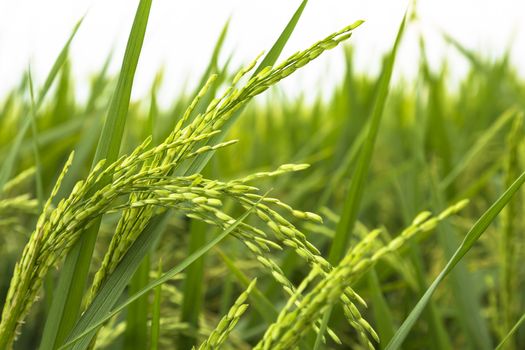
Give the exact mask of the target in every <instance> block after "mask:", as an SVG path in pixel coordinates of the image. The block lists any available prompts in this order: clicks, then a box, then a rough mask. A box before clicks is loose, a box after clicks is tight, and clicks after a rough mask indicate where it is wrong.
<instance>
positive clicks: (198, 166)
mask: <svg viewBox="0 0 525 350" xmlns="http://www.w3.org/2000/svg"><path fill="white" fill-rule="evenodd" d="M307 3H308V0H303V1H302V2H301V4H300V5H299V7H298V8H297V10H296V11H295V13H294V15H293V16H292V18H291V19H290V21H289V22H288V24H287V25H286V27H285V28H284V30H283V32H282V33H281V35H280V36H279V38H277V41H276V42H275V43H274V44H273V46H272V48H271V49H270V51H268V53H267V54H266V56H265V57H264V58H263V60H262V61H261V63H260V64H259V65H258V66H257V68H256V69H255V72H254V74H253V75H256V74H257V73H259V72H260V71H261V70H262V69H264V68H265V67H267V66H272V65H273V64H275V62H277V59H278V58H279V56H280V55H281V52H282V50H283V49H284V46H285V45H286V43H287V42H288V39H289V38H290V36H291V35H292V33H293V31H294V29H295V26H296V25H297V23H298V22H299V19H300V18H301V15H302V13H303V10H304V8H305V6H306V4H307ZM243 110H244V108H240V109H239V110H237V111H236V112H235V113H234V114H233V115H232V116H231V118H230V119H229V120H228V121H227V122H226V123H225V124H224V125H223V127H222V132H221V133H220V134H218V135H215V136H213V137H211V138H210V140H209V141H208V144H211V145H213V144H217V143H219V142H221V141H222V140H223V139H224V137H226V135H227V133H228V130H230V129H231V127H232V126H233V124H234V123H235V121H236V120H237V119H238V118H239V116H240V115H241V113H242V111H243ZM214 153H215V152H205V153H203V154H200V155H199V156H197V157H196V158H195V159H194V160H193V161H192V163H191V165H190V167H189V169H188V171H187V174H196V173H199V172H200V171H201V170H202V169H203V168H204V167H205V166H206V164H207V163H208V161H209V160H210V159H211V157H212V156H213V154H214Z"/></svg>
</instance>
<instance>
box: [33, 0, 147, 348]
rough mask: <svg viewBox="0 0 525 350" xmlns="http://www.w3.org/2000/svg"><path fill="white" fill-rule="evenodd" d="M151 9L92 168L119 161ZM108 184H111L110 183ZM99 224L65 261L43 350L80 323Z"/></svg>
mask: <svg viewBox="0 0 525 350" xmlns="http://www.w3.org/2000/svg"><path fill="white" fill-rule="evenodd" d="M150 8H151V0H141V1H140V3H139V5H138V8H137V12H136V14H135V20H134V22H133V26H132V29H131V33H130V36H129V39H128V44H127V47H126V52H125V54H124V59H123V62H122V68H121V71H120V75H119V79H118V82H117V87H116V89H115V92H114V95H113V97H112V99H111V103H110V106H109V109H108V114H107V118H106V120H105V123H104V128H103V130H102V134H101V135H100V138H99V143H98V146H97V150H96V153H95V158H94V160H93V165H95V164H96V163H98V162H99V161H100V160H102V159H107V164H111V163H113V162H114V161H115V160H116V159H117V157H118V154H119V150H120V145H121V140H122V135H123V133H124V126H125V124H126V115H127V112H128V107H129V100H130V96H131V88H132V86H133V79H134V76H135V71H136V68H137V64H138V60H139V56H140V51H141V49H142V43H143V42H144V36H145V33H146V27H147V23H148V18H149V12H150ZM106 181H107V182H109V181H110V179H107V180H106ZM94 190H95V191H96V190H97V189H96V188H95V189H94ZM100 220H101V219H100V218H99V219H97V220H96V221H95V222H94V223H93V225H92V226H91V227H90V228H88V229H87V230H86V231H85V232H83V234H82V236H81V238H80V240H79V242H77V243H76V244H75V245H74V247H73V248H72V249H71V251H70V253H69V254H68V256H67V257H66V261H65V263H64V273H62V274H61V275H60V279H59V283H58V290H57V292H56V294H55V298H54V300H53V304H52V308H51V313H50V314H49V315H48V319H47V321H46V327H45V329H44V336H43V339H42V343H41V349H52V348H55V347H56V346H57V345H58V344H60V343H61V342H62V341H63V340H64V339H65V337H66V336H67V334H68V333H69V331H70V330H71V329H72V328H73V326H74V324H75V322H76V320H77V317H78V315H79V313H80V308H81V303H82V296H83V294H84V290H85V285H86V281H87V275H88V272H89V266H90V263H91V257H92V255H93V249H94V247H95V242H96V238H97V235H98V229H99V226H100Z"/></svg>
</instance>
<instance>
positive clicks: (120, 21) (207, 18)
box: [0, 0, 525, 101]
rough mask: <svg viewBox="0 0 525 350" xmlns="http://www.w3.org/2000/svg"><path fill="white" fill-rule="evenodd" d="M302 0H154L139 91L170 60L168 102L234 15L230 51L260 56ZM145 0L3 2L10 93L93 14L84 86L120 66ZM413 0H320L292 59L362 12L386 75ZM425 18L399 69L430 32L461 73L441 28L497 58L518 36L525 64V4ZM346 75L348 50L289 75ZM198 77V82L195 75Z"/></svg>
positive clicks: (362, 62)
mask: <svg viewBox="0 0 525 350" xmlns="http://www.w3.org/2000/svg"><path fill="white" fill-rule="evenodd" d="M299 3H300V0H293V1H292V0H264V1H255V0H221V1H217V0H195V1H174V0H153V6H152V10H151V16H150V20H149V26H148V31H147V33H146V39H145V44H144V47H143V52H142V56H141V59H140V62H139V67H138V70H137V75H136V83H135V87H134V91H133V96H134V97H135V98H137V97H140V96H143V95H144V94H146V92H147V91H148V89H149V87H150V84H151V81H152V80H153V78H154V76H155V73H156V72H157V70H158V69H159V68H160V67H161V66H162V65H164V66H165V68H166V75H165V80H164V90H163V96H161V97H163V98H164V100H165V101H169V99H170V98H171V97H172V96H173V94H174V93H176V92H177V91H179V90H180V89H181V88H182V86H183V85H184V83H185V82H187V81H190V82H191V81H195V80H196V78H197V77H199V76H200V74H201V72H202V71H203V69H204V67H205V66H206V65H207V63H208V59H209V57H210V54H211V51H212V49H213V46H214V44H215V41H216V39H217V37H218V35H219V32H220V30H221V28H222V26H223V24H224V23H225V21H226V20H227V19H228V18H229V17H231V24H230V31H229V35H228V38H227V41H226V45H225V50H224V51H223V57H222V59H223V60H224V59H225V58H226V57H227V56H228V55H229V54H230V53H233V54H234V55H233V64H234V66H235V65H238V64H243V63H248V62H250V61H251V60H252V59H253V58H254V57H255V56H256V55H257V54H259V53H260V52H261V51H263V50H268V49H269V47H271V45H272V43H273V41H274V40H275V38H276V37H277V36H278V35H279V33H280V32H281V30H282V28H283V27H284V26H285V24H286V23H287V22H288V20H289V18H290V16H291V15H292V14H293V12H294V11H295V9H296V8H297V6H298V5H299ZM137 4H138V0H134V1H132V0H75V1H71V0H46V1H42V0H16V1H9V0H0V98H1V96H3V95H4V94H5V92H6V91H8V89H9V88H10V87H12V86H14V85H15V84H16V83H17V82H18V81H19V79H20V78H21V75H22V72H23V71H24V70H25V69H27V66H28V64H29V63H30V64H31V69H32V71H33V76H34V79H35V80H36V84H37V85H39V84H41V83H42V81H43V79H44V78H45V75H46V74H47V72H48V70H49V69H50V67H51V65H52V63H53V61H54V59H55V57H56V56H57V54H58V52H59V51H60V49H61V47H62V46H63V44H64V42H65V40H66V39H67V37H68V36H69V33H70V32H71V29H72V28H73V26H74V24H75V23H76V21H77V20H78V19H79V18H80V17H81V16H82V15H83V14H85V13H86V12H87V17H86V19H85V21H84V23H83V24H82V26H81V28H80V30H79V32H78V35H77V37H76V38H75V40H74V43H73V46H72V62H73V70H74V73H75V77H76V80H77V83H78V84H79V91H81V93H82V91H84V93H85V87H86V82H87V80H88V77H89V74H90V73H92V72H96V71H97V70H98V69H100V68H101V66H102V64H103V62H104V60H105V59H106V57H107V54H108V53H109V52H110V51H111V49H112V48H113V49H114V62H113V64H112V66H111V71H112V72H116V71H118V68H119V66H120V62H121V59H122V56H123V52H124V48H125V45H126V40H127V35H128V33H129V30H130V28H131V23H132V21H133V16H134V12H135V9H136V6H137ZM406 4H407V1H406V0H310V1H309V3H308V5H307V6H306V9H305V12H304V14H303V17H302V18H301V21H300V22H299V24H298V26H297V28H296V31H295V32H294V34H293V35H292V38H291V40H290V41H289V44H288V46H287V48H286V49H285V52H284V53H283V56H281V57H285V56H286V55H289V54H291V53H293V52H295V51H297V50H299V49H303V48H306V47H308V46H309V45H310V44H312V43H313V42H315V41H317V40H318V39H321V38H323V37H324V36H326V35H328V34H330V33H332V32H333V31H336V30H338V29H340V28H342V27H344V26H346V25H348V24H350V23H352V22H354V21H355V20H357V19H364V20H365V21H366V22H365V24H363V25H362V26H361V27H360V28H358V30H356V31H355V33H354V36H353V37H352V38H351V39H350V41H351V42H352V43H353V45H354V47H355V52H356V60H357V65H358V68H359V69H361V70H362V71H368V72H376V71H377V70H378V67H379V62H380V58H381V54H382V53H384V52H385V51H386V50H387V49H388V48H389V47H390V46H391V45H392V42H393V40H394V36H395V34H396V30H397V27H398V25H399V22H400V20H401V18H402V15H403V13H404V11H405V8H406ZM418 8H419V14H420V22H419V23H418V25H415V26H412V27H411V28H410V30H409V32H408V33H407V36H406V38H405V40H404V43H403V46H402V48H401V49H402V50H401V52H400V56H399V60H398V63H397V68H396V69H397V76H399V75H403V76H413V74H414V69H415V67H416V66H417V65H416V62H417V53H418V32H419V31H422V32H423V33H424V36H425V38H426V39H427V50H428V51H429V56H430V59H431V61H432V62H434V63H436V64H437V63H438V62H440V61H441V59H442V58H443V57H448V58H449V59H450V61H451V66H452V67H451V70H452V73H453V74H455V75H456V76H459V75H461V73H463V72H464V71H465V67H466V63H465V61H464V60H463V59H462V58H461V57H460V56H459V55H458V54H457V53H456V52H455V51H454V49H452V48H450V47H448V46H447V45H445V44H444V43H443V40H442V39H441V37H440V34H439V29H444V30H445V31H446V32H447V33H449V34H451V35H452V36H454V37H455V38H457V39H458V40H459V41H460V42H462V43H464V44H465V46H467V47H469V48H472V49H476V50H478V51H480V52H482V53H483V54H486V55H487V56H489V57H497V56H498V55H501V54H502V53H503V52H504V51H505V49H506V48H507V47H509V46H510V44H511V43H512V49H513V56H512V57H513V62H514V64H515V65H516V66H517V67H518V69H519V71H520V72H521V73H523V72H524V71H525V65H524V63H523V58H525V29H524V24H523V23H524V20H525V1H523V0H498V1H494V0H492V1H488V0H455V1H454V0H441V1H438V0H419V4H418ZM342 72H343V54H342V50H340V49H336V50H333V51H331V52H329V53H327V54H325V55H324V56H321V57H320V58H319V59H318V61H317V62H314V63H313V64H311V65H309V66H307V67H305V68H304V69H303V71H302V72H301V73H299V74H296V75H294V76H292V77H290V78H289V79H288V81H286V82H284V84H283V85H284V88H285V89H286V91H287V92H288V93H290V94H295V93H298V92H299V91H302V90H308V91H310V93H312V92H313V93H316V92H319V90H320V87H321V88H325V87H327V86H330V85H333V84H334V82H335V81H337V79H338V78H339V76H340V75H341V73H342ZM192 79H193V80H192Z"/></svg>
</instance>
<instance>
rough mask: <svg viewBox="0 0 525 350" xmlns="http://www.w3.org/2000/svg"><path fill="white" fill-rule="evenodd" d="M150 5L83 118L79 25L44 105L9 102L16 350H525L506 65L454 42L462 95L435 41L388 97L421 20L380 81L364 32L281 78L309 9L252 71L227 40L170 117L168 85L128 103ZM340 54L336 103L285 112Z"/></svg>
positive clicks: (8, 231)
mask: <svg viewBox="0 0 525 350" xmlns="http://www.w3.org/2000/svg"><path fill="white" fill-rule="evenodd" d="M151 6H155V4H152V1H151V0H141V1H140V2H139V5H138V7H137V11H136V15H135V20H134V23H133V26H132V28H131V31H130V35H129V38H128V45H127V48H126V51H125V53H124V56H123V58H122V66H121V70H120V73H119V75H118V76H116V77H113V76H109V75H108V73H107V64H106V65H105V66H104V67H102V68H101V70H100V72H98V73H97V74H96V75H95V76H94V79H93V82H92V86H91V90H90V95H89V97H88V98H87V100H86V101H85V102H83V103H78V102H77V101H76V99H75V93H74V90H71V89H70V87H71V86H73V82H74V78H73V77H72V74H71V64H74V62H70V61H69V60H68V51H69V46H70V44H71V42H72V41H73V40H75V35H76V32H77V30H78V28H79V26H81V25H82V20H81V21H79V22H78V24H77V25H76V26H75V28H73V30H72V32H71V34H70V36H69V38H68V39H67V41H66V43H65V45H64V47H63V49H62V51H61V52H60V53H58V55H57V59H56V61H55V63H54V65H53V67H52V68H51V70H50V72H49V74H48V76H47V78H46V80H45V82H44V83H43V84H42V86H41V87H38V86H37V84H36V83H35V82H34V81H33V79H32V77H31V72H30V71H28V73H27V74H26V75H25V76H24V77H22V80H21V82H20V84H19V86H18V87H16V88H15V89H14V90H13V91H12V93H10V94H9V95H8V96H6V97H4V98H3V100H2V102H1V104H0V125H1V127H0V135H1V137H0V157H1V159H2V160H3V162H2V165H1V168H0V240H1V241H2V244H1V245H0V255H1V256H2V260H3V261H4V263H3V264H2V273H1V275H0V300H1V304H2V316H1V321H0V349H13V348H14V349H44V350H47V349H94V348H99V349H103V348H107V349H173V348H175V349H194V348H195V349H251V348H253V349H287V348H294V349H295V348H298V349H349V348H352V349H376V348H377V349H399V348H401V347H403V348H405V349H408V348H410V349H420V348H425V349H426V348H430V349H432V348H434V349H455V348H465V349H490V348H494V347H497V348H500V349H520V348H523V347H524V346H525V329H524V326H523V323H524V319H525V318H524V316H523V314H524V312H525V311H524V310H525V294H524V293H523V288H524V283H525V270H524V268H523V266H522V265H523V264H521V261H522V260H523V258H524V257H525V249H524V247H525V246H524V244H523V242H524V237H523V224H524V221H523V219H522V218H521V217H522V215H521V214H520V213H521V212H522V211H523V203H522V202H523V189H522V187H521V185H522V184H523V182H524V181H525V173H523V162H522V155H523V152H524V149H523V142H522V140H523V137H522V136H523V121H522V120H523V98H522V97H523V93H524V91H525V89H524V86H525V85H524V84H523V82H522V81H521V80H520V79H519V78H518V76H517V75H516V73H515V71H514V70H513V68H512V66H511V65H510V63H509V61H508V59H507V58H506V57H504V58H503V59H501V60H499V61H495V62H491V61H488V60H486V59H485V58H484V57H482V56H480V55H478V54H477V53H475V52H471V51H469V50H468V49H466V48H464V47H463V46H462V45H461V43H459V42H457V41H455V40H454V38H453V37H452V36H448V35H445V36H444V39H445V40H447V41H448V42H450V44H451V45H452V46H453V47H455V48H456V49H458V52H460V53H461V54H462V55H464V57H465V59H466V60H467V61H468V62H469V63H470V64H471V71H470V73H469V74H468V75H467V76H466V77H465V78H464V79H463V81H462V82H461V84H460V88H459V89H458V90H457V91H454V90H449V89H447V84H449V83H450V79H449V76H448V75H447V70H446V64H444V65H443V68H442V69H441V70H435V69H434V68H431V67H430V65H429V63H428V62H427V59H426V52H425V42H424V40H423V39H421V41H420V48H421V61H420V74H419V75H418V76H417V78H416V79H415V82H414V83H410V84H409V83H407V82H392V81H391V80H392V73H393V71H394V70H395V67H396V59H397V55H398V51H399V50H400V49H401V47H400V43H401V42H402V41H403V40H407V38H405V37H404V33H405V31H406V30H407V27H410V26H412V25H413V21H415V20H417V16H415V15H413V14H412V13H411V15H410V16H405V17H404V18H402V19H401V18H400V26H399V30H398V33H397V36H396V39H395V41H394V42H393V43H392V49H391V50H390V51H389V52H388V53H387V55H386V56H385V57H384V58H383V60H382V62H383V63H382V69H381V72H380V73H379V74H378V75H377V76H366V75H362V74H360V73H358V72H356V71H355V69H354V66H353V52H354V51H353V50H354V49H353V48H352V46H351V41H352V40H351V36H352V35H359V32H360V31H364V30H366V24H364V25H362V24H363V21H361V20H359V21H355V22H353V23H352V24H350V25H348V26H347V27H345V28H342V29H341V30H340V31H337V32H335V33H332V34H330V35H328V36H326V37H324V38H323V39H321V40H319V41H317V42H314V40H312V41H313V42H314V44H313V45H312V46H310V47H308V48H305V49H304V50H301V51H298V52H296V53H295V54H293V55H291V56H290V57H287V58H281V57H280V56H281V52H282V50H283V48H284V47H285V45H286V43H287V41H288V39H289V38H290V36H291V35H292V34H293V32H294V30H295V27H296V24H297V23H298V21H299V20H300V18H301V15H302V12H303V10H304V8H305V7H307V6H308V4H307V1H306V0H305V1H302V2H301V4H300V5H299V7H298V8H297V10H296V12H295V13H293V14H292V16H291V19H290V21H289V23H288V24H287V26H286V27H285V28H284V29H283V31H282V34H281V35H280V36H279V37H278V38H276V41H275V44H274V45H273V47H271V48H270V49H269V50H268V52H267V53H266V54H265V55H264V54H263V55H261V56H260V57H257V58H255V59H254V61H253V62H251V63H248V64H247V65H246V66H245V67H240V68H237V69H233V68H232V67H230V66H229V63H226V64H224V65H221V64H219V62H220V60H219V59H218V57H219V56H220V55H221V51H222V50H223V48H222V44H223V41H224V38H225V37H226V36H227V35H228V32H227V30H228V25H227V24H226V25H225V27H224V30H223V31H222V33H221V34H220V36H219V38H218V40H217V43H216V44H215V49H214V51H213V55H212V57H211V58H210V64H209V67H208V68H207V69H206V71H205V72H204V74H203V75H202V79H201V81H200V82H199V84H198V88H197V90H195V91H187V92H185V93H182V94H181V95H180V96H176V97H174V99H173V101H174V102H173V105H172V107H171V108H167V109H164V108H161V107H159V105H158V103H157V93H158V91H159V88H160V86H161V84H162V82H163V79H162V71H160V72H159V73H158V75H157V77H156V79H155V81H154V82H153V84H152V87H151V94H150V96H149V98H145V99H144V100H140V101H131V97H130V96H131V89H132V87H133V85H134V74H135V70H136V68H137V65H138V64H139V57H140V54H141V50H142V44H143V42H144V41H145V40H148V37H147V33H146V28H147V24H148V19H149V12H150V9H151ZM350 21H351V20H350ZM261 49H265V48H261ZM331 50H334V51H335V50H339V51H341V52H343V53H344V55H345V62H346V66H347V70H346V73H345V75H344V76H343V77H341V80H340V81H339V82H338V83H337V86H336V87H335V89H334V91H333V93H332V95H331V96H330V97H329V98H325V99H323V98H321V94H320V93H319V98H318V99H316V100H314V101H306V100H304V99H301V98H297V99H289V98H286V97H284V95H282V94H280V93H279V90H278V85H279V82H280V81H281V80H283V79H285V78H286V79H293V75H294V74H296V72H297V71H299V70H300V69H301V68H302V67H303V66H305V65H307V64H309V63H310V62H311V61H312V60H315V59H316V58H317V57H319V56H320V55H324V54H332V53H331V52H328V51H331ZM109 60H110V59H109V58H108V61H107V62H109ZM290 76H291V77H290ZM414 86H415V88H414ZM260 95H261V96H264V95H270V97H269V98H268V99H266V100H265V99H264V98H258V99H257V100H256V101H253V100H254V98H255V97H257V96H260ZM97 141H98V142H97ZM500 213H501V216H499V215H498V214H500Z"/></svg>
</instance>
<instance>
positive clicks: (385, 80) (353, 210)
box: [328, 14, 407, 264]
mask: <svg viewBox="0 0 525 350" xmlns="http://www.w3.org/2000/svg"><path fill="white" fill-rule="evenodd" d="M406 19H407V16H406V14H405V16H404V17H403V20H402V21H401V24H400V26H399V30H398V33H397V37H396V41H395V43H394V46H393V48H392V51H391V52H390V54H389V55H388V56H387V58H386V60H385V62H384V65H383V71H382V72H381V77H380V80H379V84H378V89H377V95H376V98H375V101H374V106H373V109H372V113H371V116H370V126H369V129H368V135H367V138H366V140H365V141H364V144H363V146H362V149H361V151H360V154H359V158H358V163H357V166H356V169H355V171H354V174H353V176H352V182H351V184H350V189H349V191H348V194H347V196H346V201H345V203H344V207H343V212H342V215H341V221H340V222H339V223H338V225H337V229H336V233H335V236H334V240H333V241H332V245H331V248H330V254H329V257H328V261H329V262H330V263H331V264H337V263H338V262H339V260H340V259H341V257H342V256H343V254H344V252H345V250H346V247H347V245H348V240H349V237H350V233H351V232H352V229H353V227H354V224H355V221H356V219H357V214H358V212H359V204H360V203H361V199H362V197H363V192H364V187H365V186H364V185H365V182H366V177H367V175H368V169H369V168H370V163H371V161H372V153H373V151H374V145H375V140H376V137H377V134H378V131H379V126H380V125H381V119H382V116H383V109H384V107H385V102H386V99H387V97H388V91H389V86H390V79H391V77H392V71H393V69H394V62H395V59H396V54H397V49H398V47H399V43H400V42H401V38H402V37H403V33H404V30H405V23H406Z"/></svg>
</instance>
